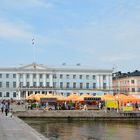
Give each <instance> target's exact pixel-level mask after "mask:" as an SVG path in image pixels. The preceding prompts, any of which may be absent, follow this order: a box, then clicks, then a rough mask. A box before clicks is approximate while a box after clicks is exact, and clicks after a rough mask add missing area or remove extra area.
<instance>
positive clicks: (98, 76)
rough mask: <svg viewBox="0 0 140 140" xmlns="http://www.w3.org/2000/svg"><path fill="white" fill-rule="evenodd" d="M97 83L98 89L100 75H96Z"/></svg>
mask: <svg viewBox="0 0 140 140" xmlns="http://www.w3.org/2000/svg"><path fill="white" fill-rule="evenodd" d="M96 85H97V89H99V88H100V75H96Z"/></svg>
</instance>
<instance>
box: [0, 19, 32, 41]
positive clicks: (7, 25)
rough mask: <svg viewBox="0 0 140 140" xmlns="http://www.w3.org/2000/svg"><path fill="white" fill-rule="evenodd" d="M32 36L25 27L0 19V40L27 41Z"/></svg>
mask: <svg viewBox="0 0 140 140" xmlns="http://www.w3.org/2000/svg"><path fill="white" fill-rule="evenodd" d="M31 36H32V33H31V32H29V31H28V29H27V25H25V26H23V25H20V24H19V23H12V22H10V21H8V20H5V19H0V38H5V39H11V40H18V39H23V40H24V39H27V38H29V37H31Z"/></svg>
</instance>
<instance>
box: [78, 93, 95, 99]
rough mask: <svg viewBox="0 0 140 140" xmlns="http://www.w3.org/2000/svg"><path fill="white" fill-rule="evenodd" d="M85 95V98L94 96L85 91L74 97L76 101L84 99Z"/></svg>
mask: <svg viewBox="0 0 140 140" xmlns="http://www.w3.org/2000/svg"><path fill="white" fill-rule="evenodd" d="M85 97H87V98H92V97H94V96H93V95H90V94H87V93H85V94H82V95H81V96H79V97H78V98H77V99H76V101H84V98H85Z"/></svg>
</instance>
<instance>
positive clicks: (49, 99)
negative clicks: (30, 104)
mask: <svg viewBox="0 0 140 140" xmlns="http://www.w3.org/2000/svg"><path fill="white" fill-rule="evenodd" d="M40 102H56V98H40Z"/></svg>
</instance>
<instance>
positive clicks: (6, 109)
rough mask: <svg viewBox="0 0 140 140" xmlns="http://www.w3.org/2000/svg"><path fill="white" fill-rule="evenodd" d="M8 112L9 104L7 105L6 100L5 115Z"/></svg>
mask: <svg viewBox="0 0 140 140" xmlns="http://www.w3.org/2000/svg"><path fill="white" fill-rule="evenodd" d="M8 112H9V105H8V103H7V102H6V103H5V116H7V115H8Z"/></svg>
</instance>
